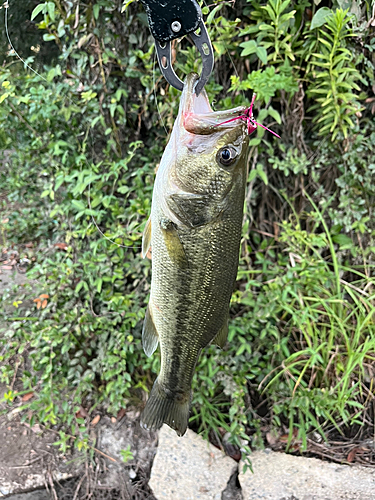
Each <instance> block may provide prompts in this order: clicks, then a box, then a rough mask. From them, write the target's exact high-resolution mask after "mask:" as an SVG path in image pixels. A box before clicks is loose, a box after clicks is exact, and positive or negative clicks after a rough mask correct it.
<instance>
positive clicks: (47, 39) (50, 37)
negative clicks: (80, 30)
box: [43, 33, 56, 42]
mask: <svg viewBox="0 0 375 500" xmlns="http://www.w3.org/2000/svg"><path fill="white" fill-rule="evenodd" d="M55 39H56V36H55V35H51V34H50V33H44V35H43V40H44V41H45V42H50V41H51V40H55Z"/></svg>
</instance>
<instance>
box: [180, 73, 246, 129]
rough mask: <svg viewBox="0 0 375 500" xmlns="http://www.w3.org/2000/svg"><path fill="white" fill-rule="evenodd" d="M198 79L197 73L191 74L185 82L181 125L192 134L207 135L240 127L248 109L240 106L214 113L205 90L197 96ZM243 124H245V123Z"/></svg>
mask: <svg viewBox="0 0 375 500" xmlns="http://www.w3.org/2000/svg"><path fill="white" fill-rule="evenodd" d="M198 79H199V76H198V75H197V74H196V73H190V74H189V75H188V76H187V77H186V80H185V85H184V90H183V92H182V96H181V101H180V106H181V107H180V111H182V112H181V113H180V116H181V120H182V124H181V125H182V126H183V127H184V129H185V130H186V131H187V132H190V133H192V134H198V135H207V134H212V133H214V132H217V128H220V129H224V128H234V127H238V126H239V122H238V121H237V120H238V119H240V118H241V116H244V115H245V112H246V108H245V107H244V106H239V107H237V108H233V109H230V110H224V111H213V110H212V108H211V105H210V102H209V100H208V95H207V92H206V90H205V89H203V90H202V91H201V92H200V94H199V96H197V95H196V94H195V85H196V83H197V81H198ZM241 122H242V123H243V124H245V122H244V121H242V120H241Z"/></svg>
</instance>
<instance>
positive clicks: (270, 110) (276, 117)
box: [268, 106, 281, 125]
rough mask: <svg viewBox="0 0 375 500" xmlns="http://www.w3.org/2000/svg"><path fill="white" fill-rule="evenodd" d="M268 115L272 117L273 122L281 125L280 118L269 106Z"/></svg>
mask: <svg viewBox="0 0 375 500" xmlns="http://www.w3.org/2000/svg"><path fill="white" fill-rule="evenodd" d="M268 114H269V115H270V116H272V118H273V119H274V120H276V121H277V123H278V124H279V125H280V124H281V116H280V114H279V112H278V111H276V109H273V108H272V107H271V106H270V107H269V108H268Z"/></svg>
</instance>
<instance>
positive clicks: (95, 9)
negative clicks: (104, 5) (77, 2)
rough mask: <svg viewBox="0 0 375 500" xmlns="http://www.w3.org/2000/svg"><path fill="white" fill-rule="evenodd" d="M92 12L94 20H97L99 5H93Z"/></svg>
mask: <svg viewBox="0 0 375 500" xmlns="http://www.w3.org/2000/svg"><path fill="white" fill-rule="evenodd" d="M92 11H93V14H94V18H95V19H96V20H98V18H99V11H100V5H99V4H97V3H96V4H95V5H94V7H93V8H92Z"/></svg>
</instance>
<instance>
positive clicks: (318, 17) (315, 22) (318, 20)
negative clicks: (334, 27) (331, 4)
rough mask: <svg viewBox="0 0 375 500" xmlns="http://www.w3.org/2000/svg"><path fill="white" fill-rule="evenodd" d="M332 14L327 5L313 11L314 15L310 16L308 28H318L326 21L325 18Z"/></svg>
mask: <svg viewBox="0 0 375 500" xmlns="http://www.w3.org/2000/svg"><path fill="white" fill-rule="evenodd" d="M332 15H333V12H332V10H331V9H329V8H328V7H322V8H321V9H319V10H317V11H316V12H315V16H314V17H313V18H312V21H311V25H310V29H311V30H313V29H315V28H319V27H320V26H323V24H325V23H326V22H327V20H328V19H329V18H330V17H331V16H332Z"/></svg>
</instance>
